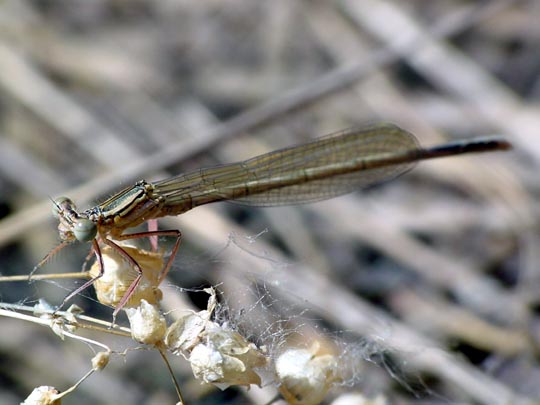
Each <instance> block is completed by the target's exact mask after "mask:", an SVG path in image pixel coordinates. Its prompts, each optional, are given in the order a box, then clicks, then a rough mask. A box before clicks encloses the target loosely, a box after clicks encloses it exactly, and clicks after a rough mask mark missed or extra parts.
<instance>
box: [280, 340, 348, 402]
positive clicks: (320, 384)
mask: <svg viewBox="0 0 540 405" xmlns="http://www.w3.org/2000/svg"><path fill="white" fill-rule="evenodd" d="M318 349H319V345H318V344H315V345H313V346H312V347H311V348H309V349H301V348H294V349H288V350H286V351H284V352H283V353H281V354H280V355H279V356H278V358H277V359H276V363H275V372H276V377H277V381H278V383H279V384H280V385H279V391H280V392H281V395H283V398H285V400H286V401H287V402H288V403H289V404H293V405H315V404H319V403H320V402H321V401H322V400H323V399H324V397H325V396H326V393H327V392H328V389H329V388H330V387H331V386H332V385H333V384H334V383H335V382H336V381H339V380H340V378H339V373H338V362H337V359H336V357H335V356H333V355H332V354H320V353H318Z"/></svg>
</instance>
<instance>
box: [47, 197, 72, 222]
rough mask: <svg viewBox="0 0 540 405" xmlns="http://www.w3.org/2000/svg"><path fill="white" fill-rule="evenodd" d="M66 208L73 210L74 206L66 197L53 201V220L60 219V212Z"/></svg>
mask: <svg viewBox="0 0 540 405" xmlns="http://www.w3.org/2000/svg"><path fill="white" fill-rule="evenodd" d="M66 208H70V209H72V210H73V209H75V204H73V201H71V200H70V199H69V198H67V197H58V198H57V199H55V200H54V201H53V208H52V214H53V216H54V217H55V218H59V217H60V212H62V211H64V210H65V209H66Z"/></svg>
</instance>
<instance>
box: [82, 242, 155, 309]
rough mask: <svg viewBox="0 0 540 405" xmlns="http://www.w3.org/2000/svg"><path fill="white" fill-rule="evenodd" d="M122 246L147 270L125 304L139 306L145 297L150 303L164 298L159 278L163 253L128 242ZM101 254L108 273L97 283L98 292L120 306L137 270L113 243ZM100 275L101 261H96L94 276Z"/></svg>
mask: <svg viewBox="0 0 540 405" xmlns="http://www.w3.org/2000/svg"><path fill="white" fill-rule="evenodd" d="M121 247H122V249H124V250H125V251H126V253H128V254H129V255H130V256H131V257H132V258H133V259H134V260H135V261H136V262H137V263H138V264H139V265H140V266H141V269H142V271H143V277H142V279H141V281H140V282H139V284H138V285H137V288H136V289H135V291H134V292H133V294H132V296H131V297H130V299H129V300H128V302H127V303H126V305H125V307H126V308H129V307H137V306H138V305H139V303H140V302H141V300H143V299H144V300H146V301H147V302H149V303H150V304H156V303H158V302H159V301H161V298H162V296H163V294H162V292H161V290H160V289H159V286H158V280H159V276H160V273H161V271H162V269H163V253H162V252H151V251H148V250H143V249H139V248H136V247H133V246H128V245H121ZM101 254H102V256H103V265H104V267H105V273H104V274H103V276H101V277H100V278H99V279H97V280H96V282H95V283H94V287H95V289H96V295H97V298H98V300H99V302H101V303H102V304H105V305H109V306H113V307H116V306H117V305H118V303H119V302H120V300H121V299H122V298H123V297H124V295H125V294H126V292H127V289H128V288H129V286H130V285H131V284H132V282H133V280H135V277H136V276H137V271H136V270H135V269H134V268H133V267H132V266H131V264H130V263H129V262H128V261H127V260H126V259H124V258H123V257H122V256H121V255H120V253H118V251H117V250H115V249H112V248H111V247H110V246H104V247H103V248H102V249H101ZM98 274H99V264H98V263H97V262H94V263H93V265H92V267H91V268H90V275H91V276H92V277H95V276H97V275H98Z"/></svg>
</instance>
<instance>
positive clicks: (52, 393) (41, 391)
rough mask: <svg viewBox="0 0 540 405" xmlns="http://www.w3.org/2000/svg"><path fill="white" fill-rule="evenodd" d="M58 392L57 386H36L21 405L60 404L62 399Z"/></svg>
mask: <svg viewBox="0 0 540 405" xmlns="http://www.w3.org/2000/svg"><path fill="white" fill-rule="evenodd" d="M58 394H59V393H58V390H57V389H56V388H54V387H48V386H46V385H42V386H41V387H37V388H34V390H33V391H32V393H31V394H30V395H29V396H28V397H27V398H26V399H25V400H24V402H23V403H22V404H21V405H60V404H61V403H62V401H61V400H60V398H58Z"/></svg>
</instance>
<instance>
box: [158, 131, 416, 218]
mask: <svg viewBox="0 0 540 405" xmlns="http://www.w3.org/2000/svg"><path fill="white" fill-rule="evenodd" d="M419 150H420V148H419V146H418V143H417V141H416V139H415V137H414V136H413V135H412V134H410V133H409V132H407V131H404V130H402V129H401V128H399V127H396V126H394V125H391V124H383V125H376V126H373V127H368V128H363V129H351V130H347V131H342V132H339V133H335V134H332V135H328V136H326V137H323V138H320V139H317V140H315V141H313V142H309V143H306V144H303V145H299V146H293V147H290V148H286V149H281V150H277V151H274V152H270V153H267V154H264V155H261V156H257V157H254V158H252V159H249V160H246V161H243V162H237V163H232V164H226V165H221V166H215V167H209V168H204V169H200V170H196V171H194V172H191V173H187V174H183V175H180V176H176V177H173V178H170V179H167V180H163V181H159V182H156V183H154V186H155V190H156V192H157V193H159V194H160V195H162V196H163V197H164V198H165V200H166V205H167V207H168V211H169V214H179V213H181V212H184V211H186V210H188V209H190V208H193V207H195V206H198V205H202V204H207V203H210V202H214V201H221V200H231V201H233V202H237V203H241V204H248V205H257V206H274V205H284V204H298V203H307V202H313V201H318V200H324V199H327V198H332V197H335V196H338V195H341V194H346V193H349V192H351V191H353V190H357V189H360V188H364V187H368V186H370V185H373V184H376V183H379V182H381V181H384V180H388V179H390V178H393V177H396V176H399V175H400V174H402V173H404V172H406V171H407V170H409V169H411V168H412V167H413V166H414V160H415V159H414V156H415V151H419ZM407 154H409V155H410V157H411V158H410V159H409V158H407V159H405V160H404V159H401V160H397V163H395V164H394V163H392V159H389V160H388V159H387V160H388V162H387V163H384V164H376V165H373V164H371V163H370V162H374V161H378V162H380V161H381V159H380V157H383V158H388V157H390V158H391V157H392V156H393V155H407ZM407 156H408V155H407ZM382 160H383V161H384V159H382Z"/></svg>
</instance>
